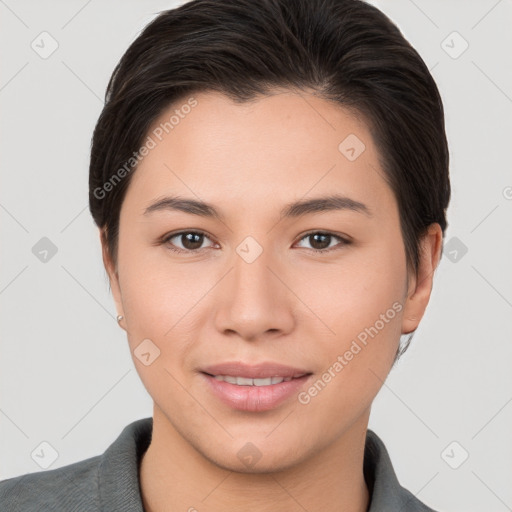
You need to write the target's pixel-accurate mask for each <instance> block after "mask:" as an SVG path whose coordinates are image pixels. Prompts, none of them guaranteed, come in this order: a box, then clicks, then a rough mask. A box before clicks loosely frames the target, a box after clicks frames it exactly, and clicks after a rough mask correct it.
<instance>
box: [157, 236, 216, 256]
mask: <svg viewBox="0 0 512 512" xmlns="http://www.w3.org/2000/svg"><path fill="white" fill-rule="evenodd" d="M173 238H176V239H177V241H178V242H179V243H181V247H180V246H179V245H178V247H176V244H175V243H172V242H171V240H172V239H173ZM205 238H208V237H207V236H206V233H203V232H202V231H180V232H179V233H171V234H170V235H168V236H166V237H165V238H164V239H163V240H162V243H165V244H167V245H168V247H169V249H170V250H171V251H175V252H199V250H200V249H204V248H205V247H201V246H202V245H203V242H204V240H205Z"/></svg>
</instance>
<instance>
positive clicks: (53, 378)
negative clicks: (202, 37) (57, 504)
mask: <svg viewBox="0 0 512 512" xmlns="http://www.w3.org/2000/svg"><path fill="white" fill-rule="evenodd" d="M373 3H374V4H375V5H377V6H378V7H380V8H381V9H382V10H383V11H384V12H385V13H386V14H388V15H389V16H390V17H391V19H393V20H394V21H395V22H396V23H397V24H398V26H399V27H400V28H401V30H402V32H403V33H404V35H405V36H406V38H408V39H409V40H410V42H411V43H412V44H413V46H415V48H416V49H417V50H418V51H419V53H420V54H421V55H422V57H423V58H424V60H425V62H426V63H427V65H428V66H429V68H430V69H431V70H432V73H433V76H434V78H435V79H436V81H437V83H438V86H439V88H440V90H441V94H442V96H443V100H444V104H445V108H446V122H447V133H448V138H449V143H450V151H451V180H452V187H453V195H452V201H451V205H450V208H449V211H448V217H449V222H450V226H449V229H448V231H447V233H446V237H445V240H446V248H447V249H450V251H452V255H451V256H452V259H453V257H454V256H457V259H456V260H455V261H451V260H450V259H449V258H448V254H447V249H445V256H444V257H443V259H442V262H441V264H440V267H439V269H438V271H437V273H436V276H435V283H434V291H433V294H432V298H431V303H430V305H429V307H428V310H427V313H426V316H425V317H424V320H423V321H422V324H421V325H420V328H419V329H418V331H417V333H416V336H415V338H414V340H413V344H412V346H411V347H410V349H409V351H408V352H407V353H406V355H405V356H404V357H403V359H402V360H401V361H400V363H399V364H398V365H397V367H396V368H395V369H394V370H393V371H392V373H391V375H390V376H389V378H388V380H387V381H386V383H385V385H384V387H383V389H382V391H381V392H380V394H379V395H378V397H377V399H376V401H375V403H374V407H373V413H372V414H373V415H372V418H371V422H370V428H372V429H373V430H375V431H376V432H377V433H378V434H379V435H380V436H381V437H382V439H383V440H384V442H385V443H386V445H387V447H388V449H389V452H390V454H391V457H392V461H393V463H394V465H395V469H396V472H397V474H398V477H399V479H400V481H401V483H402V485H404V486H405V487H406V488H408V489H409V490H410V491H411V492H413V493H414V494H416V495H417V496H418V497H419V498H420V499H421V500H423V501H425V502H426V503H428V504H429V505H430V506H432V507H433V508H435V509H438V510H441V511H453V512H456V511H460V512H462V511H464V512H472V511H482V512H491V511H496V512H501V511H506V510H512V485H511V477H512V437H511V435H510V432H511V425H512V403H511V402H512V372H511V361H512V344H511V343H510V341H511V338H512V337H511V331H512V324H511V312H512V289H511V265H510V262H511V261H512V258H511V253H512V230H511V229H510V227H511V226H510V225H511V222H510V220H511V210H512V200H511V198H512V176H511V172H510V169H511V160H512V158H511V151H510V147H511V143H512V116H511V114H512V66H511V58H510V55H511V54H510V49H511V48H512V31H511V30H510V26H511V25H512V3H511V2H510V0H508V1H507V0H501V1H496V0H481V1H467V0H449V1H447V0H436V1H432V0H430V1H426V0H415V1H412V0H394V1H392V2H384V1H375V2H373ZM175 5H177V4H176V3H175V2H172V1H164V0H151V1H149V0H147V1H134V0H131V1H126V0H124V1H121V0H116V1H99V0H92V1H91V0H90V1H88V2H87V1H85V0H72V1H70V0H67V1H65V2H64V1H61V2H58V1H39V2H36V1H35V0H34V1H27V0H17V1H14V0H5V1H3V0H0V16H1V17H0V20H1V31H0V38H1V52H2V55H1V63H2V66H1V76H0V102H1V107H2V115H1V125H0V126H1V141H2V149H1V152H0V158H1V173H2V174H1V179H2V186H1V189H0V219H1V227H2V243H1V246H0V247H1V276H0V301H1V315H2V324H1V325H2V329H1V347H0V350H1V352H0V372H1V373H0V391H1V397H0V398H1V402H0V428H1V435H0V479H4V478H8V477H13V476H17V475H20V474H24V473H28V472H35V471H40V470H42V468H41V467H39V466H38V465H37V464H36V462H34V460H33V459H32V457H31V453H32V452H33V451H34V450H35V449H37V448H38V447H39V446H40V443H41V442H43V441H46V442H48V443H50V444H51V445H52V446H53V447H54V448H55V450H56V451H57V452H58V458H57V459H56V460H55V461H54V462H53V464H52V465H51V466H50V468H49V469H53V468H57V467H60V466H63V465H66V464H70V463H72V462H75V461H79V460H83V459H85V458H88V457H91V456H93V455H97V454H100V453H102V452H103V451H104V450H105V449H106V448H107V447H108V446H109V445H110V443H111V442H112V441H113V440H114V439H115V438H116V437H117V436H118V435H119V433H120V432H121V430H122V429H123V427H124V426H126V425H127V424H128V423H130V422H131V421H134V420H136V419H138V418H143V417H147V416H151V414H152V402H151V399H150V397H149V395H148V394H147V392H146V391H145V389H144V388H143V386H142V384H141V382H140V380H139V377H138V375H137V373H136V371H135V367H134V365H133V362H132V360H131V358H130V354H129V350H128V348H127V342H126V338H125V332H124V331H122V330H121V329H120V328H119V327H118V325H117V323H116V320H115V315H116V311H115V307H114V303H113V300H112V298H111V296H110V294H109V291H108V286H107V281H106V277H105V272H104V270H103V266H102V261H101V253H100V244H99V239H98V235H97V229H96V227H95V226H94V224H93V221H92V218H91V216H90V213H89V211H88V206H87V205H88V200H87V197H88V158H89V144H90V139H91V135H92V131H93V128H94V125H95V123H96V120H97V118H98V115H99V113H100V111H101V108H102V103H103V102H102V98H103V95H104V91H105V87H106V85H107V81H108V79H109V77H110V74H111V72H112V70H113V68H114V66H115V64H116V63H117V61H118V60H119V58H120V57H121V55H122V54H123V52H124V51H125V50H126V49H127V47H128V45H129V44H130V43H131V41H133V39H134V38H135V37H136V36H137V34H138V33H139V32H140V30H141V29H142V28H143V27H144V26H145V25H146V24H147V23H148V22H149V21H150V20H151V19H153V17H154V16H155V15H156V13H157V12H158V11H160V10H163V9H167V8H172V7H174V6H175ZM43 31H47V32H49V33H50V34H51V36H52V37H53V38H54V39H55V40H56V41H57V42H58V45H59V47H58V49H57V50H56V51H55V52H54V53H53V54H52V55H51V56H50V57H48V58H47V59H43V58H41V57H40V56H39V55H38V54H37V53H36V52H35V51H34V50H33V49H32V48H31V43H32V41H33V40H35V39H36V42H37V40H38V39H37V38H38V36H39V34H40V33H41V32H43ZM453 31H457V32H458V33H459V34H460V35H461V36H462V37H463V38H464V40H466V41H467V42H468V43H469V47H468V49H467V50H466V51H465V52H464V53H462V54H461V55H460V56H458V58H452V56H450V55H449V54H448V53H447V51H448V52H451V53H452V55H454V54H456V53H458V52H459V51H460V50H461V49H462V46H461V45H462V44H463V41H462V40H460V39H457V36H453V35H451V36H450V34H452V33H453ZM448 36H450V37H448ZM447 37H448V39H447ZM454 37H455V39H454ZM443 41H445V42H444V43H443ZM46 48H48V46H46ZM43 237H48V238H49V239H50V240H51V241H52V242H53V244H55V246H56V247H57V253H56V254H55V255H54V256H53V257H52V258H50V259H49V261H47V262H46V263H44V262H42V261H40V260H39V259H38V258H37V257H36V256H35V255H34V254H33V252H32V248H33V247H34V246H35V245H36V243H37V242H38V241H39V240H40V239H41V238H43ZM454 237H456V239H458V241H457V240H455V239H454ZM457 243H458V244H459V246H457V245H455V244H457ZM449 244H451V245H449ZM461 244H464V246H465V247H467V253H466V254H463V253H462V252H461V250H460V247H461ZM454 250H456V251H458V252H457V254H455V253H454V252H453V251H454ZM453 441H456V442H457V443H458V444H457V445H455V447H454V446H453V445H452V446H451V447H450V448H449V449H448V450H447V451H445V448H446V447H447V446H448V445H450V443H452V442H453ZM452 449H453V450H452ZM464 451H467V452H468V453H469V458H468V459H467V460H466V461H465V462H464V463H463V464H462V465H460V467H459V468H458V469H452V468H451V467H450V466H449V465H448V463H447V461H449V462H450V463H451V464H452V465H456V464H457V463H460V460H462V456H463V455H464ZM443 453H444V458H443V456H442V454H443Z"/></svg>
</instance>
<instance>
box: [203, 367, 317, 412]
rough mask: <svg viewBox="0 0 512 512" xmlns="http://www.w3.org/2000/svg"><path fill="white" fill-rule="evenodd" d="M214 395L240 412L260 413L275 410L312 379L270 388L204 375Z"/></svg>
mask: <svg viewBox="0 0 512 512" xmlns="http://www.w3.org/2000/svg"><path fill="white" fill-rule="evenodd" d="M202 375H203V376H204V377H205V378H206V380H207V381H208V384H209V385H210V389H211V390H212V392H213V394H214V395H215V396H217V397H218V398H219V399H220V400H221V401H222V402H223V403H225V404H226V405H228V406H229V407H231V408H233V409H238V410H240V411H251V412H260V411H268V410H270V409H274V408H275V407H277V406H278V405H280V404H281V403H283V402H284V401H285V400H286V399H288V398H290V397H291V396H292V395H294V394H296V393H298V392H299V390H300V388H301V387H303V386H304V383H305V382H306V381H307V380H308V379H309V377H311V374H309V375H303V376H302V377H298V378H296V379H292V380H290V381H287V382H285V381H283V382H280V383H279V384H270V385H269V386H239V385H238V384H230V383H229V382H224V381H222V380H217V379H215V378H214V377H212V376H211V375H208V374H206V373H203V374H202Z"/></svg>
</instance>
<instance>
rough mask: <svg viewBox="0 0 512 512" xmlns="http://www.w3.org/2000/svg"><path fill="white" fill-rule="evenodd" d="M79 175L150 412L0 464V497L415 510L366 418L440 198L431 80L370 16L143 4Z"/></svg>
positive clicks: (433, 261)
mask: <svg viewBox="0 0 512 512" xmlns="http://www.w3.org/2000/svg"><path fill="white" fill-rule="evenodd" d="M89 183H90V196H89V197H90V210H91V213H92V216H93V218H94V221H95V222H96V224H97V226H98V228H99V234H100V240H101V244H102V250H103V261H104V263H105V268H106V271H107V272H108V276H109V279H110V284H111V289H112V293H113V296H114V300H115V303H116V307H117V310H118V315H119V316H118V321H119V325H120V326H121V327H122V328H123V329H124V330H126V332H127V338H128V343H129V346H130V350H131V353H132V355H133V361H134V364H135V366H136V368H137V371H138V373H139V375H140V378H141V380H142V382H143V384H144V386H145V388H146V389H147V391H148V393H149V394H150V395H151V397H152V399H153V401H154V413H153V417H152V418H145V419H142V420H138V421H135V422H133V423H132V424H130V425H128V426H127V427H126V428H125V429H124V430H123V432H122V433H121V435H120V437H119V438H118V439H117V440H116V441H115V442H114V443H113V444H112V445H111V446H110V447H109V448H108V450H107V451H106V452H105V453H104V454H103V455H98V456H96V457H92V458H90V459H87V460H84V461H80V462H77V463H75V464H71V465H68V466H65V467H61V468H58V469H54V470H47V471H43V472H39V473H35V474H27V475H23V476H20V477H16V478H12V479H8V480H5V481H3V482H1V483H0V508H1V509H2V510H17V511H18V510H19V511H32V510H34V511H35V510H52V511H60V510H62V511H64V510H66V511H67V510H77V511H78V510H84V511H100V510H102V511H117V510H119V511H123V512H126V511H129V512H136V511H137V512H141V511H143V510H144V511H146V512H167V511H178V510H183V511H187V510H188V511H194V510H197V511H199V512H201V511H203V510H209V511H223V512H226V511H230V510H251V511H266V510H283V511H284V510H286V511H287V512H289V511H295V510H297V511H299V510H301V511H304V510H307V511H310V512H312V511H316V510H322V511H323V512H331V511H333V512H334V511H339V510H343V511H345V512H363V511H370V512H378V511H385V510H393V511H399V510H403V511H405V510H407V511H429V510H432V509H430V508H429V507H427V506H426V505H425V504H423V503H421V502H420V501H419V500H418V499H417V498H416V497H414V496H413V495H412V494H411V493H410V492H409V491H407V490H405V489H404V488H403V487H401V486H400V484H399V482H398V480H397V477H396V475H395V473H394V470H393V467H392V465H391V461H390V458H389V455H388V453H387V451H386V448H385V446H384V444H383V443H382V441H381V440H380V439H379V437H378V436H377V435H376V434H375V433H374V432H372V431H370V430H368V419H369V414H370V409H371V404H372V401H373V399H374V398H375V396H376V394H377V393H378V391H379V389H380V387H381V386H382V383H383V381H384V380H385V379H386V376H387V375H388V373H389V371H390V370H391V368H392V366H393V364H394V362H395V361H396V359H397V358H398V357H399V356H400V354H401V353H402V352H403V351H404V350H405V349H406V348H407V345H408V343H409V342H410V337H411V336H412V334H413V333H414V331H415V329H416V328H417V326H418V324H419V322H420V320H421V318H422V316H423V314H424V311H425V308H426V307H427V304H428V301H429V297H430V293H431V289H432V283H433V274H434V271H435V269H436V266H437V264H438V262H439V259H440V255H441V252H442V240H443V234H444V231H445V228H446V218H445V212H446V208H447V205H448V202H449V197H450V184H449V176H448V149H447V142H446V136H445V130H444V115H443V106H442V102H441V98H440V96H439V92H438V89H437V87H436V85H435V83H434V81H433V79H432V77H431V75H430V73H429V72H428V69H427V67H426V66H425V64H424V62H423V61H422V59H421V58H420V56H419V55H418V53H417V52H416V51H415V50H414V49H413V48H412V47H411V46H410V44H409V43H408V42H407V41H406V40H405V39H404V37H403V36H402V34H401V33H400V31H399V30H398V29H397V28H396V26H395V25H394V24H393V23H392V22H391V21H390V20H389V19H388V18H387V17H386V16H385V15H384V14H383V13H381V12H380V11H379V10H378V9H377V8H375V7H372V6H371V5H368V4H366V3H364V2H361V1H358V0H266V1H262V2H253V1H250V0H193V1H191V2H189V3H186V4H184V5H182V6H180V7H178V8H176V9H172V10H169V11H165V12H162V13H161V14H160V15H159V16H158V17H157V18H156V19H155V20H153V21H152V22H151V23H150V24H149V25H148V26H147V27H146V28H145V29H144V31H143V32H142V33H141V34H140V36H139V37H138V38H137V39H136V40H135V41H134V42H133V44H132V45H131V46H130V47H129V48H128V50H127V51H126V53H125V54H124V55H123V57H122V59H121V61H120V62H119V64H118V66H117V67H116V69H115V70H114V73H113V75H112V78H111V80H110V83H109V85H108V90H107V97H106V103H105V107H104V109H103V111H102V113H101V115H100V118H99V120H98V123H97V126H96V128H95V131H94V136H93V144H92V148H91V161H90V181H89ZM404 335H405V336H407V335H408V336H409V338H408V340H407V341H406V342H405V343H401V338H402V336H404Z"/></svg>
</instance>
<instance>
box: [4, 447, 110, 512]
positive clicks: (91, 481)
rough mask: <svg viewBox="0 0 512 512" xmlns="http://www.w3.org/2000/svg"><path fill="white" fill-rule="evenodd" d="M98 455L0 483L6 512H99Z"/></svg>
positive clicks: (99, 458)
mask: <svg viewBox="0 0 512 512" xmlns="http://www.w3.org/2000/svg"><path fill="white" fill-rule="evenodd" d="M100 460H101V456H100V455H97V456H95V457H91V458H89V459H86V460H82V461H79V462H75V463H73V464H69V465H67V466H62V467H60V468H57V469H50V470H46V471H39V472H36V473H27V474H25V475H21V476H17V477H14V478H8V479H7V480H2V481H1V482H0V509H1V510H2V511H5V512H36V511H37V512H42V511H50V510H51V511H57V510H88V511H90V512H93V511H96V510H99V503H98V466H99V463H100Z"/></svg>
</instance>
